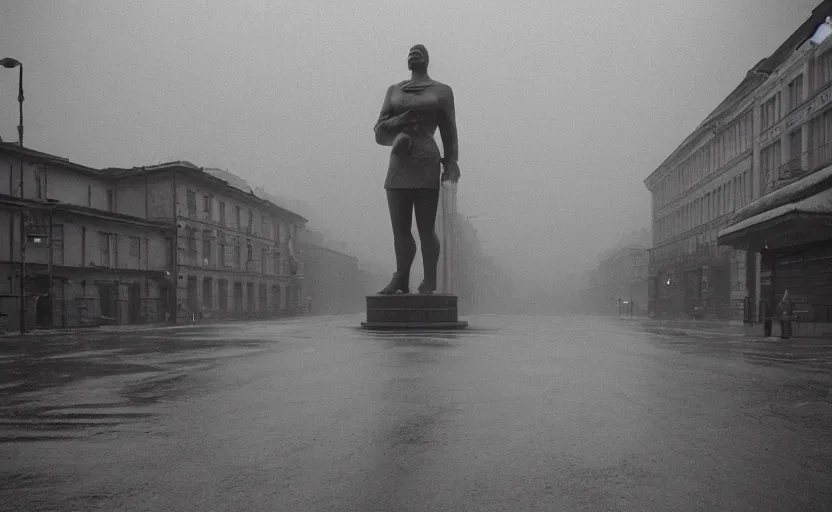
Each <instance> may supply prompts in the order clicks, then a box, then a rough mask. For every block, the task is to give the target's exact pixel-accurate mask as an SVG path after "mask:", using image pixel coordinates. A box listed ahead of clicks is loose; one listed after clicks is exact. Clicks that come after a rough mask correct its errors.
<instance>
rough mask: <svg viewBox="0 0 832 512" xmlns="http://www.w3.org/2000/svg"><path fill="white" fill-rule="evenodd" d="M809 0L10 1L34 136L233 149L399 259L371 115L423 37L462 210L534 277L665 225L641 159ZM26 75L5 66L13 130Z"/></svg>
mask: <svg viewBox="0 0 832 512" xmlns="http://www.w3.org/2000/svg"><path fill="white" fill-rule="evenodd" d="M815 4H816V0H796V1H792V2H782V1H775V0H759V1H754V0H741V1H735V2H724V1H717V0H706V1H703V2H693V3H691V2H676V3H671V2H666V1H665V2H661V1H656V0H633V1H630V2H601V1H598V0H590V1H587V0H582V1H572V2H550V1H537V0H530V1H526V2H522V3H520V4H516V3H515V2H508V1H494V0H490V1H488V0H485V1H476V2H475V1H467V2H454V1H447V0H443V1H440V0H424V1H423V2H418V3H417V2H411V1H407V2H405V1H401V0H385V1H363V2H345V1H336V0H317V1H310V2H273V1H264V0H258V1H254V0H245V1H235V2H231V1H208V0H203V1H196V0H194V1H190V2H170V1H168V0H144V1H141V2H123V1H121V2H112V1H109V0H98V1H93V0H78V1H69V0H66V1H60V2H32V1H25V2H24V1H9V2H5V3H4V6H3V7H2V8H0V54H2V55H0V57H6V56H8V57H14V58H16V59H18V60H21V61H22V62H23V63H24V66H25V92H26V102H25V120H24V121H25V126H26V132H25V142H26V145H27V146H29V147H31V148H33V149H37V150H40V151H44V152H48V153H52V154H55V155H59V156H63V157H67V158H69V159H71V160H72V161H75V162H77V163H81V164H84V165H88V166H93V167H108V166H118V167H129V166H141V165H151V164H156V163H159V162H162V161H170V160H188V161H190V162H192V163H194V164H196V165H198V166H204V167H215V168H221V169H226V170H228V171H230V172H232V173H235V174H238V175H239V176H241V177H243V178H245V179H246V180H248V181H249V183H250V184H251V185H252V186H262V187H264V188H266V189H267V190H268V191H269V192H272V193H274V194H277V195H279V196H281V197H283V198H287V199H291V200H299V201H302V202H304V203H305V204H306V206H307V209H306V211H303V212H301V213H303V214H305V215H307V216H308V218H309V219H310V221H311V222H310V227H313V228H315V229H319V230H321V231H323V232H328V233H331V234H333V235H334V236H336V237H338V238H339V239H340V240H341V241H343V242H346V243H347V244H348V247H349V250H350V251H351V252H352V253H354V254H355V255H356V256H358V257H359V258H360V259H362V260H364V261H369V262H372V263H375V264H377V265H379V266H381V267H382V269H383V270H384V271H391V272H392V270H393V268H394V256H393V254H394V253H393V247H392V235H391V230H390V222H389V218H388V214H387V205H386V202H385V195H384V190H383V188H382V186H383V181H384V176H385V172H386V167H387V159H388V155H389V148H385V147H381V146H378V145H377V144H376V143H375V141H374V137H373V131H372V127H373V124H374V123H375V121H376V119H377V117H378V114H379V110H380V107H381V103H382V100H383V97H384V93H385V90H386V88H387V87H388V85H390V84H392V83H394V82H398V81H400V80H403V79H405V78H407V77H408V76H409V73H408V70H407V66H406V62H405V59H406V55H407V51H408V49H409V48H410V47H411V46H412V45H413V44H416V43H422V44H424V45H426V46H427V48H428V50H429V51H430V57H431V62H430V69H429V72H430V74H431V76H432V77H433V78H434V79H436V80H439V81H441V82H444V83H447V84H449V85H450V86H451V87H453V89H454V93H455V99H456V113H457V124H458V130H459V145H460V167H461V169H462V178H461V180H460V183H459V211H460V214H461V215H463V216H465V217H466V218H468V219H469V220H470V223H471V225H472V227H473V228H475V230H476V233H477V236H478V237H479V240H478V243H479V244H480V246H481V247H482V251H483V252H484V253H485V254H486V255H487V256H488V257H490V258H493V262H492V263H493V264H495V265H498V266H501V267H502V268H504V269H507V271H508V273H509V274H510V275H511V277H512V278H513V280H514V288H515V289H516V290H523V289H527V290H531V289H532V288H534V287H536V286H542V287H545V286H548V284H547V283H553V282H556V281H557V280H559V279H562V278H564V277H565V276H567V275H569V274H572V273H575V272H579V271H581V270H582V269H585V268H587V267H588V266H590V265H592V264H593V263H594V261H595V258H596V256H597V255H598V254H600V253H601V252H602V251H604V250H605V249H606V248H607V247H609V246H611V245H612V244H614V243H615V242H616V241H617V240H619V239H620V238H621V236H623V235H624V234H625V233H627V232H631V231H633V230H636V229H640V228H644V227H649V225H650V197H649V195H648V193H647V191H646V189H645V187H644V185H643V183H642V181H643V179H644V178H646V177H647V175H649V174H650V172H651V171H652V170H654V169H655V168H656V166H658V165H659V164H660V163H661V162H662V160H663V159H664V158H665V157H666V156H667V155H669V154H670V152H671V151H672V150H673V149H674V148H675V147H676V146H677V145H678V144H679V142H681V140H682V139H683V138H684V137H685V136H686V135H687V134H688V133H689V132H690V131H691V130H693V129H694V128H695V127H696V125H697V124H699V122H700V121H701V120H702V119H703V118H704V117H705V116H706V115H707V114H708V113H709V112H710V111H711V110H712V109H713V108H714V107H715V106H716V105H717V104H718V103H719V102H720V101H721V100H722V99H723V98H724V97H725V95H727V94H728V93H729V92H730V91H731V90H732V89H733V88H734V87H735V86H736V85H737V84H738V83H739V82H740V80H741V79H742V78H743V77H744V76H745V74H746V71H747V70H748V69H749V68H751V67H752V66H753V65H754V64H755V63H756V62H758V61H759V60H760V59H761V58H763V57H764V56H766V55H768V54H770V53H771V52H772V51H773V50H774V49H775V48H776V47H777V46H778V45H779V44H780V42H782V41H783V40H784V39H785V38H786V37H787V36H788V35H789V34H790V33H791V32H792V31H793V30H794V29H796V28H797V27H798V26H799V24H800V23H801V22H802V21H804V20H805V18H806V17H807V16H808V15H809V14H810V12H811V9H812V7H814V5H815ZM16 93H17V72H16V71H14V72H12V71H9V70H2V69H0V136H2V137H3V140H6V141H14V140H16V137H17V134H16V129H15V126H16V124H17V103H16V100H17V98H16ZM437 136H438V134H437ZM492 263H489V265H491V264H492ZM416 265H419V262H418V261H417V262H416ZM489 268H490V267H489Z"/></svg>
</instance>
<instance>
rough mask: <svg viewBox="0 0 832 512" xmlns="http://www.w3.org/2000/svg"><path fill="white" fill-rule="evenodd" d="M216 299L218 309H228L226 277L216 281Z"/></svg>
mask: <svg viewBox="0 0 832 512" xmlns="http://www.w3.org/2000/svg"><path fill="white" fill-rule="evenodd" d="M217 299H218V300H217V302H218V306H219V310H220V311H222V312H225V311H228V281H227V280H226V279H220V280H219V282H218V283H217Z"/></svg>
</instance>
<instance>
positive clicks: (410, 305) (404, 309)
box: [361, 293, 468, 330]
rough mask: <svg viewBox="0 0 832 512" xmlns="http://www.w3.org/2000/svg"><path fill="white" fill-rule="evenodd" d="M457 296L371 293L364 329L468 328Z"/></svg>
mask: <svg viewBox="0 0 832 512" xmlns="http://www.w3.org/2000/svg"><path fill="white" fill-rule="evenodd" d="M457 303H458V300H457V296H456V295H449V294H444V293H434V294H430V295H421V294H410V293H406V294H399V295H368V296H367V321H366V322H361V327H363V328H364V329H373V330H426V329H429V330H449V329H465V328H466V327H468V322H464V321H463V322H461V321H460V320H459V309H458V306H457Z"/></svg>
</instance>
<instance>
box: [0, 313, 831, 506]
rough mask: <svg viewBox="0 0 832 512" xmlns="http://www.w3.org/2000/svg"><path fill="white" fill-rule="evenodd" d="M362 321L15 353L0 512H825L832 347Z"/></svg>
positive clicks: (2, 407) (616, 327) (600, 324)
mask: <svg viewBox="0 0 832 512" xmlns="http://www.w3.org/2000/svg"><path fill="white" fill-rule="evenodd" d="M360 320H361V317H360V316H347V317H329V318H309V319H301V320H296V321H288V322H274V323H250V324H228V325H222V326H210V327H201V326H193V327H180V328H172V329H158V330H147V331H141V332H134V333H129V334H128V333H87V334H84V335H79V334H76V335H52V336H49V337H27V338H25V339H24V340H19V339H12V338H0V510H15V511H23V510H102V511H103V510H106V511H115V510H131V511H132V510H171V511H191V510H192V511H209V510H217V511H220V510H223V511H224V510H228V511H242V510H257V511H271V510H281V511H282V510H287V511H318V510H337V511H411V510H414V511H415V510H419V511H433V510H448V511H469V510H470V511H490V510H494V511H506V510H511V511H521V510H552V511H571V510H586V511H618V510H621V511H677V510H678V511H688V510H690V511H693V510H696V511H717V510H718V511H723V510H725V511H728V510H730V511H779V510H794V511H810V510H818V511H820V510H832V343H823V342H820V341H812V342H807V341H792V342H789V343H775V342H772V341H770V340H769V341H762V340H751V339H748V338H742V337H738V336H728V335H716V334H708V333H702V332H692V331H678V330H677V331H668V330H657V329H654V328H645V327H643V326H640V324H635V323H628V322H620V321H614V320H609V321H607V320H599V319H592V318H545V317H519V316H483V317H471V318H469V320H470V321H471V325H472V327H473V328H472V329H471V330H469V331H466V332H458V333H446V334H421V335H419V334H411V335H391V334H372V333H368V332H364V331H360V330H357V329H355V328H353V326H355V325H357V324H358V323H359V321H360Z"/></svg>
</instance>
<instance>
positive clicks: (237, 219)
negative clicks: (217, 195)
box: [234, 206, 243, 230]
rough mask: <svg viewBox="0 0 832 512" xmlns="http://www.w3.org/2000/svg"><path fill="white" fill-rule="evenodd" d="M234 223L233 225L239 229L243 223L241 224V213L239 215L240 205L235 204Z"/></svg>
mask: <svg viewBox="0 0 832 512" xmlns="http://www.w3.org/2000/svg"><path fill="white" fill-rule="evenodd" d="M234 225H235V226H236V227H237V229H239V230H242V229H243V224H242V215H241V210H240V207H239V206H235V207H234Z"/></svg>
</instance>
